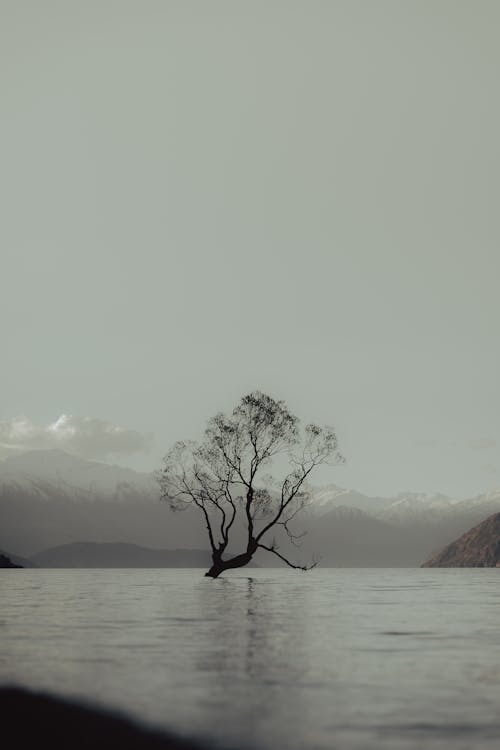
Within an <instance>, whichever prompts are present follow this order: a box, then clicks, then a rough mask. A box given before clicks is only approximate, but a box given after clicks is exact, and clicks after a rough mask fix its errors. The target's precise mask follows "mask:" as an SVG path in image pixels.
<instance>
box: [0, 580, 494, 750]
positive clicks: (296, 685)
mask: <svg viewBox="0 0 500 750" xmlns="http://www.w3.org/2000/svg"><path fill="white" fill-rule="evenodd" d="M499 584H500V571H498V570H448V571H447V570H432V569H428V570H383V571H382V570H315V571H312V572H310V573H307V574H303V573H300V572H295V571H288V570H276V571H275V570H272V571H271V570H252V571H251V575H250V576H249V575H248V572H246V571H244V570H241V571H234V572H233V573H232V574H229V575H227V577H225V578H220V579H217V580H215V581H213V580H210V579H205V578H203V577H202V575H201V571H193V570H182V571H178V570H176V571H174V570H129V571H126V570H102V571H95V570H93V571H85V570H63V571H61V570H53V571H49V570H21V571H2V572H1V573H0V597H1V599H0V601H1V610H0V643H1V647H0V681H1V682H7V681H15V682H17V683H20V684H27V685H31V686H34V687H39V688H47V689H51V690H54V691H57V692H59V693H63V694H66V695H75V696H81V697H84V698H86V699H90V700H92V701H97V702H101V703H104V704H106V705H114V706H118V707H120V708H124V709H126V710H129V711H131V712H132V713H133V714H134V715H135V716H139V717H141V718H144V719H146V720H149V721H152V722H154V723H157V724H161V725H165V726H169V727H171V728H174V729H176V730H178V731H180V732H182V733H185V734H189V735H198V736H200V737H203V738H205V739H209V740H210V741H212V742H213V743H214V744H216V745H219V746H227V747H238V748H249V749H250V748H262V750H266V749H267V748H271V747H275V746H277V747H281V748H290V749H291V750H296V749H298V748H305V747H307V748H318V749H320V748H322V749H326V748H332V747H336V748H339V749H340V750H342V748H346V750H351V749H354V748H355V749H356V750H358V749H359V750H361V748H363V750H364V749H365V748H366V749H368V748H370V749H373V750H391V749H392V748H394V750H396V749H397V750H400V749H401V750H417V748H418V749H420V748H425V749H427V748H428V749H429V750H430V749H432V750H438V748H439V750H441V749H442V748H444V749H446V750H448V748H449V749H450V750H451V748H453V750H457V748H463V749H464V750H465V749H466V748H470V749H471V750H472V749H474V750H476V749H480V750H483V748H484V749H486V748H488V750H489V748H493V747H495V748H497V747H498V745H499V742H500V667H499V666H498V665H499V664H500V630H499V628H498V621H499V614H500V609H499V607H500V585H499Z"/></svg>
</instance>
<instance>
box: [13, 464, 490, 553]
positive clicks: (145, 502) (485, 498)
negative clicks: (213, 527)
mask: <svg viewBox="0 0 500 750" xmlns="http://www.w3.org/2000/svg"><path fill="white" fill-rule="evenodd" d="M496 511H500V491H492V492H489V493H485V494H484V495H478V496H477V497H474V498H471V499H469V500H454V499H452V498H448V497H446V496H444V495H440V494H436V495H423V494H419V493H401V494H400V495H397V496H396V497H392V498H390V497H389V498H383V497H374V498H370V497H369V496H367V495H363V494H362V493H359V492H356V491H354V490H347V489H344V488H341V487H338V486H337V485H329V486H326V487H318V488H312V490H311V504H310V506H309V508H308V510H307V512H305V513H304V515H303V517H302V518H301V519H299V518H297V521H296V524H295V527H296V529H297V530H298V531H300V530H302V529H305V530H307V531H308V532H309V533H308V535H307V536H306V537H305V538H304V542H303V544H302V548H301V549H299V550H295V549H294V548H292V549H291V555H292V557H293V558H294V559H297V558H301V559H305V558H307V556H308V555H312V554H313V553H315V554H317V556H318V557H320V558H322V561H323V564H332V565H416V564H421V563H422V562H423V561H424V560H425V559H427V558H428V557H430V556H431V555H432V554H433V553H435V552H437V551H438V550H439V549H441V548H442V547H443V546H444V545H445V544H448V543H449V542H451V541H452V540H453V539H456V538H457V537H458V536H459V535H460V534H462V533H464V532H465V531H467V530H468V529H470V528H471V527H472V526H474V525H475V524H477V523H479V522H481V521H482V520H484V519H485V518H487V517H488V516H490V515H491V514H492V513H494V512H496ZM0 518H1V523H0V547H1V548H4V549H7V550H14V551H15V552H16V554H18V555H24V556H26V557H31V556H33V555H36V554H37V553H39V552H41V551H43V550H45V549H47V548H51V547H55V546H58V545H63V544H72V543H77V542H81V541H82V540H88V541H89V542H94V543H110V542H113V543H129V544H136V545H139V546H143V547H146V548H160V549H165V548H171V549H172V548H178V547H183V548H187V549H197V550H200V549H205V548H206V546H207V542H206V538H205V534H206V531H205V529H204V527H203V524H202V522H201V518H200V517H199V514H197V513H196V512H193V511H191V510H188V511H186V512H182V513H173V512H172V511H171V510H170V509H169V507H168V505H167V504H166V503H164V502H161V501H160V499H159V490H158V488H157V486H156V483H155V480H154V477H153V475H152V474H146V473H141V472H136V471H133V470H132V469H127V468H123V467H120V466H112V465H108V464H103V463H99V462H97V461H85V460H83V459H79V458H75V457H73V456H70V455H68V454H66V453H63V452H62V451H57V450H50V451H32V452H29V453H24V454H20V455H16V456H15V457H10V458H8V459H5V460H4V461H0ZM235 530H236V531H237V529H235ZM237 533H239V532H238V531H237ZM269 562H271V560H270V561H269Z"/></svg>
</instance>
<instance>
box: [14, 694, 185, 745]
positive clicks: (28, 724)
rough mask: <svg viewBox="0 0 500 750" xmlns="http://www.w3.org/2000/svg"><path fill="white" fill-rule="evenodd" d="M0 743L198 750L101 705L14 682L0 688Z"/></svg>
mask: <svg viewBox="0 0 500 750" xmlns="http://www.w3.org/2000/svg"><path fill="white" fill-rule="evenodd" d="M0 706H1V710H2V722H1V724H2V741H3V742H4V743H5V744H4V747H6V748H7V747H9V748H20V749H22V750H25V749H26V750H28V748H29V750H33V748H43V750H68V748H71V750H94V748H106V750H108V749H110V750H115V748H116V750H196V749H197V750H200V747H199V746H195V745H193V744H190V743H188V742H184V741H183V740H180V739H177V738H175V737H172V736H171V735H167V734H164V733H162V732H155V731H150V730H148V729H143V728H142V727H140V726H137V725H135V724H133V723H132V722H130V721H128V720H126V719H124V718H123V717H121V716H116V715H113V714H110V713H106V712H104V711H99V710H95V709H91V708H87V707H84V706H80V705H78V704H75V703H70V702H69V701H66V700H62V699H59V698H55V697H52V696H48V695H44V694H40V693H33V692H31V691H27V690H22V689H20V688H9V687H4V688H0Z"/></svg>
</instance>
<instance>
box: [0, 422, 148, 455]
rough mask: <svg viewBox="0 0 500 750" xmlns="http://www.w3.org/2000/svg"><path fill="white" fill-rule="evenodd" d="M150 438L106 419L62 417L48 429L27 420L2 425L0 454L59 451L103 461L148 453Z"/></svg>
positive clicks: (0, 427) (0, 430)
mask: <svg viewBox="0 0 500 750" xmlns="http://www.w3.org/2000/svg"><path fill="white" fill-rule="evenodd" d="M152 442H153V438H152V436H151V435H144V434H142V433H140V432H137V431H136V430H127V429H124V428H123V427H116V426H115V425H112V424H110V423H109V422H106V421H104V420H103V419H95V418H93V417H75V416H73V415H71V414H61V416H60V417H59V418H58V419H56V420H55V422H52V423H51V424H48V425H36V424H34V423H33V422H32V421H31V420H30V419H28V418H27V417H15V418H14V419H11V420H7V421H4V422H0V454H3V455H4V456H7V455H10V454H12V453H19V452H22V451H26V450H46V449H50V448H59V449H60V450H64V451H67V452H68V453H73V454H74V455H76V456H81V457H82V458H97V459H104V458H106V457H108V456H110V455H122V456H123V455H131V454H132V453H138V452H140V451H146V450H149V448H150V447H151V445H152Z"/></svg>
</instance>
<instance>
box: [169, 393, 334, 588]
mask: <svg viewBox="0 0 500 750" xmlns="http://www.w3.org/2000/svg"><path fill="white" fill-rule="evenodd" d="M342 460H343V458H342V456H341V455H340V454H339V453H338V451H337V437H336V435H335V432H334V431H333V430H332V429H331V428H330V427H318V426H317V425H314V424H308V425H307V426H306V427H305V428H303V429H301V428H300V426H299V420H298V419H297V417H295V416H294V415H293V414H291V413H290V412H289V410H288V408H287V406H286V404H285V403H284V402H283V401H275V400H274V399H273V398H271V397H270V396H266V395H265V394H264V393H260V391H255V392H254V393H250V394H249V395H248V396H244V397H243V398H242V399H241V401H240V403H239V404H238V405H237V406H236V407H235V409H233V411H232V413H231V414H217V415H216V416H215V417H213V418H212V419H210V420H209V422H208V425H207V428H206V430H205V437H204V440H203V441H202V442H201V443H195V442H183V441H180V442H177V443H175V445H174V446H173V447H172V449H171V450H170V451H169V453H168V454H167V455H166V456H165V458H164V467H163V469H162V470H161V471H160V472H159V473H158V474H157V479H158V481H159V483H160V487H161V492H162V499H164V500H166V501H167V502H168V503H169V505H170V507H171V508H172V509H173V510H184V509H185V508H188V507H190V506H196V507H197V508H198V509H199V511H200V513H202V514H203V516H204V519H205V524H206V527H207V532H208V538H209V540H210V546H211V548H212V566H211V568H210V570H208V571H207V573H206V574H205V575H207V576H210V577H211V578H217V577H218V576H219V575H220V574H221V573H223V572H224V571H225V570H228V569H230V568H240V567H243V566H244V565H247V564H248V563H249V562H250V560H251V559H252V557H253V556H254V555H255V553H256V552H257V550H258V549H264V550H267V551H268V552H271V553H273V554H274V555H276V556H277V557H279V558H280V560H282V561H283V562H285V563H286V564H287V565H289V566H290V567H291V568H298V569H300V570H308V569H309V568H311V567H314V566H315V564H316V563H313V564H311V565H296V564H294V563H293V562H291V561H290V560H288V559H287V558H286V557H285V556H284V555H282V554H281V552H279V551H278V544H277V542H276V540H275V538H274V537H272V536H271V533H272V532H273V531H276V529H277V528H278V527H281V529H282V530H284V531H285V532H286V534H287V535H288V537H289V539H290V541H291V542H292V543H295V544H297V542H298V540H299V539H300V537H301V536H303V535H301V534H295V533H294V532H293V531H292V529H291V528H290V525H289V524H290V522H291V521H292V519H294V518H295V516H296V515H297V514H298V513H299V512H300V511H301V510H302V509H303V508H304V507H305V505H306V504H307V502H308V495H307V492H305V482H306V480H307V478H308V477H309V475H310V474H311V472H312V470H313V469H314V468H315V467H316V466H319V465H320V464H325V463H339V462H341V461H342ZM273 465H274V466H275V467H276V465H278V466H284V467H285V468H284V471H283V473H282V479H280V480H279V481H277V480H276V479H273V477H272V476H263V470H264V469H270V468H272V467H273ZM273 485H274V487H275V488H276V489H275V490H274V491H273V490H270V488H271V487H272V486H273ZM241 523H243V526H244V535H245V542H246V547H245V548H244V550H243V551H242V552H240V553H239V554H232V555H231V554H229V556H228V547H229V546H230V537H231V535H233V537H234V531H235V529H236V528H241ZM270 536H271V539H270V538H269V537H270Z"/></svg>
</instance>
